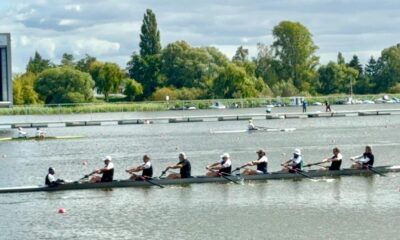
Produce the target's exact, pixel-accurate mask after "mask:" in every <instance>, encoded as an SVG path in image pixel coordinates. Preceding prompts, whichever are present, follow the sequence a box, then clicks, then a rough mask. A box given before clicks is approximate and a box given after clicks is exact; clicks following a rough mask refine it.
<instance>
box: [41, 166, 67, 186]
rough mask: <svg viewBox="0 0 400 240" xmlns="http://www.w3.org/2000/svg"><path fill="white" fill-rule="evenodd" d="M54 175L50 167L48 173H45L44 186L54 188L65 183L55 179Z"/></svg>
mask: <svg viewBox="0 0 400 240" xmlns="http://www.w3.org/2000/svg"><path fill="white" fill-rule="evenodd" d="M55 174H56V172H55V170H54V168H52V167H50V168H49V172H48V173H47V175H46V179H45V184H46V186H48V187H55V186H58V185H60V184H63V183H65V181H64V180H62V179H56V177H55V176H54V175H55Z"/></svg>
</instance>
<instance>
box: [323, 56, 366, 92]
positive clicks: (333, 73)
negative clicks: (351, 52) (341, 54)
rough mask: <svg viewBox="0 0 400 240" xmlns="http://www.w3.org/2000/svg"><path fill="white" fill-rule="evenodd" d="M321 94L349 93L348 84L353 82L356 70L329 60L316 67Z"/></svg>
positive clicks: (354, 81)
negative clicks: (325, 63)
mask: <svg viewBox="0 0 400 240" xmlns="http://www.w3.org/2000/svg"><path fill="white" fill-rule="evenodd" d="M318 73H319V81H320V87H319V92H320V93H322V94H334V93H349V92H350V88H351V86H350V84H353V85H354V84H355V83H356V79H357V76H358V71H357V70H356V69H354V68H351V67H347V66H346V65H344V64H337V63H335V62H329V63H328V64H327V65H323V66H321V67H320V68H319V69H318Z"/></svg>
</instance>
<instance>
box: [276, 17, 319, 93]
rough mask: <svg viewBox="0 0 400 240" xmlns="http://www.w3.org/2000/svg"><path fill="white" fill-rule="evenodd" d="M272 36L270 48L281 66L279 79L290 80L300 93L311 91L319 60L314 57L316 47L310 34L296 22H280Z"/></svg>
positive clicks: (314, 83)
mask: <svg viewBox="0 0 400 240" xmlns="http://www.w3.org/2000/svg"><path fill="white" fill-rule="evenodd" d="M273 36H274V38H275V41H274V42H273V44H272V48H273V50H274V53H275V56H276V57H277V58H278V60H279V62H280V64H281V66H282V69H281V72H280V74H281V77H280V78H281V79H284V80H288V79H292V80H293V84H294V86H295V87H296V88H298V89H300V90H301V91H313V88H315V87H316V84H317V81H316V72H315V67H316V66H317V64H318V61H319V58H318V57H317V56H315V55H314V54H315V51H316V50H317V49H318V47H317V46H316V45H315V44H314V42H313V40H312V35H311V33H310V32H309V31H308V29H307V28H306V27H305V26H303V25H302V24H300V23H298V22H290V21H282V22H280V23H279V24H278V25H277V26H275V27H274V29H273ZM305 83H306V84H305Z"/></svg>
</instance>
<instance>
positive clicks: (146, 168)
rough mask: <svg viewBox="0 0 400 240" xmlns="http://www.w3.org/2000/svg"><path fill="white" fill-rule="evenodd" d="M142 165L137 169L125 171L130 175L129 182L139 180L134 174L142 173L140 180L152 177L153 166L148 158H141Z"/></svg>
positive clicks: (145, 156)
mask: <svg viewBox="0 0 400 240" xmlns="http://www.w3.org/2000/svg"><path fill="white" fill-rule="evenodd" d="M143 162H144V163H143V164H142V165H140V166H137V167H133V168H130V169H127V170H125V172H127V173H130V174H132V175H131V177H130V179H131V180H138V179H139V180H140V179H141V178H139V176H138V175H136V174H135V172H140V171H142V178H147V179H151V178H152V177H153V166H152V164H151V161H150V157H149V156H148V155H144V156H143Z"/></svg>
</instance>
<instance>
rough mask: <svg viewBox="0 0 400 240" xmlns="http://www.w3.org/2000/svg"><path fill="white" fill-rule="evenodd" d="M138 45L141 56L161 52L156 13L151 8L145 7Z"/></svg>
mask: <svg viewBox="0 0 400 240" xmlns="http://www.w3.org/2000/svg"><path fill="white" fill-rule="evenodd" d="M139 47H140V56H142V57H145V56H148V55H155V54H159V53H160V52H161V43H160V31H159V30H158V27H157V19H156V15H155V14H154V13H153V11H152V10H151V9H147V10H146V13H145V14H144V17H143V24H142V28H141V34H140V43H139Z"/></svg>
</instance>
